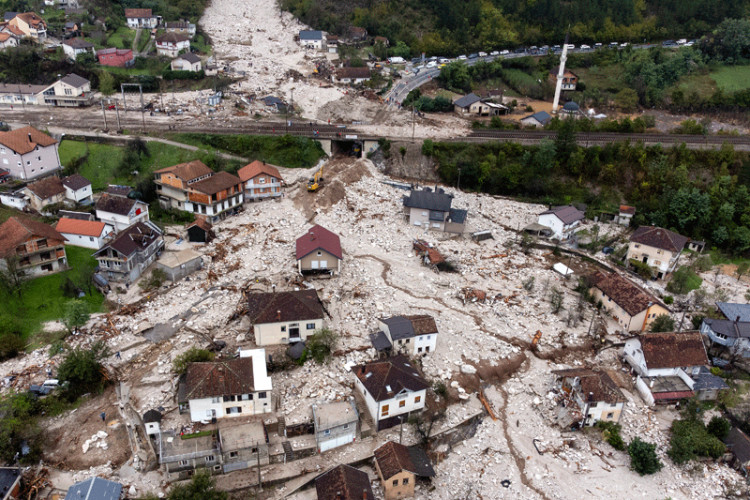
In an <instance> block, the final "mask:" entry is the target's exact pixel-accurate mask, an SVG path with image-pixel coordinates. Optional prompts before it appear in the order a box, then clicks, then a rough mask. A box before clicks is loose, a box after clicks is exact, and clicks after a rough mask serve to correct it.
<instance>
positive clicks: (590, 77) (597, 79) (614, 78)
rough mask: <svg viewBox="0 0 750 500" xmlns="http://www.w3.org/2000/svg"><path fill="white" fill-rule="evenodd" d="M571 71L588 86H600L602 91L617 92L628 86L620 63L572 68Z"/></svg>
mask: <svg viewBox="0 0 750 500" xmlns="http://www.w3.org/2000/svg"><path fill="white" fill-rule="evenodd" d="M571 71H573V72H574V73H575V74H576V75H578V78H579V79H580V80H581V81H582V82H584V83H585V84H586V88H598V89H599V90H601V91H602V92H610V93H612V94H616V93H617V92H619V91H620V90H622V89H623V88H624V87H625V86H626V85H625V84H624V83H623V77H622V73H623V69H622V65H620V64H612V65H609V66H592V67H590V68H571Z"/></svg>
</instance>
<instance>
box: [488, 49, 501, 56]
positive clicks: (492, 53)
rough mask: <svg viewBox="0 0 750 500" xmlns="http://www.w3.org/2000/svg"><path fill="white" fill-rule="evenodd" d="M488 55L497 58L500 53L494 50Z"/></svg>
mask: <svg viewBox="0 0 750 500" xmlns="http://www.w3.org/2000/svg"><path fill="white" fill-rule="evenodd" d="M490 55H491V56H492V57H497V56H499V55H500V52H498V51H496V50H493V51H492V52H490Z"/></svg>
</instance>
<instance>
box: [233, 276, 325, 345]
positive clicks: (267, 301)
mask: <svg viewBox="0 0 750 500" xmlns="http://www.w3.org/2000/svg"><path fill="white" fill-rule="evenodd" d="M247 317H248V318H250V322H251V323H252V333H253V335H254V336H255V344H256V345H259V346H264V345H276V344H293V343H295V342H301V341H304V340H305V339H306V338H307V337H309V336H310V335H313V334H314V333H315V331H316V330H319V329H321V328H323V305H322V304H321V303H320V299H319V298H318V292H316V291H315V290H299V291H293V292H271V293H250V294H248V296H247Z"/></svg>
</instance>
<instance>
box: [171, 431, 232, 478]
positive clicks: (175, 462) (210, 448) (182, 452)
mask: <svg viewBox="0 0 750 500" xmlns="http://www.w3.org/2000/svg"><path fill="white" fill-rule="evenodd" d="M157 444H158V450H159V463H160V464H161V465H162V467H164V471H165V472H166V473H167V476H168V477H169V479H170V480H173V481H174V480H181V479H189V478H190V476H192V475H193V473H194V471H196V470H199V469H210V470H211V471H212V472H220V471H221V470H222V467H221V460H222V456H221V449H220V448H219V441H218V439H217V438H216V436H215V435H214V434H213V433H212V434H211V435H209V436H203V435H198V436H187V437H186V438H185V439H183V437H182V436H181V435H180V434H176V433H175V432H173V431H168V432H162V433H160V434H158V435H157Z"/></svg>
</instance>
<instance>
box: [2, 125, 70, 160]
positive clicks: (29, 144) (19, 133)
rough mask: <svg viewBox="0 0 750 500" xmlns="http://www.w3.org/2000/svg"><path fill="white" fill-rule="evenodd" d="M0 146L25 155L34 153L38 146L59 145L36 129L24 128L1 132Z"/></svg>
mask: <svg viewBox="0 0 750 500" xmlns="http://www.w3.org/2000/svg"><path fill="white" fill-rule="evenodd" d="M0 144H2V145H4V146H7V147H9V148H10V149H12V150H13V151H14V152H16V153H18V154H20V155H24V154H26V153H29V152H31V151H34V148H36V147H37V146H42V147H46V146H52V145H53V144H57V141H56V140H54V139H53V138H52V137H50V136H48V135H47V134H45V133H44V132H40V131H39V130H37V129H35V128H34V127H23V128H17V129H16V130H11V131H10V132H0Z"/></svg>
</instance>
